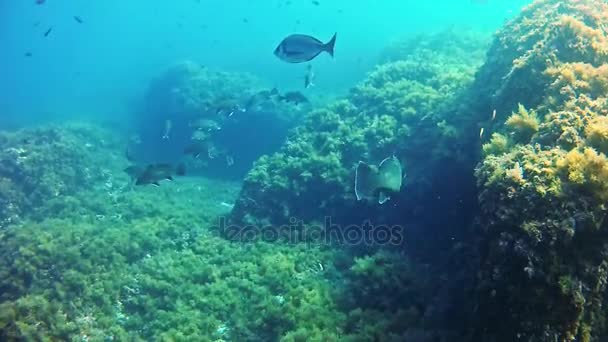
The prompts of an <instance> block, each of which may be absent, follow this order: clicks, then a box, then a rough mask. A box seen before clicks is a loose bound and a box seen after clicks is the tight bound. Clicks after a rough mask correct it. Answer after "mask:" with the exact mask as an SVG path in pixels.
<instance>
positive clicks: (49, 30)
mask: <svg viewBox="0 0 608 342" xmlns="http://www.w3.org/2000/svg"><path fill="white" fill-rule="evenodd" d="M51 31H53V26H51V27H49V29H48V30H46V32H44V36H45V37H48V36H49V34H51Z"/></svg>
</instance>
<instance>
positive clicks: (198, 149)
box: [184, 142, 208, 158]
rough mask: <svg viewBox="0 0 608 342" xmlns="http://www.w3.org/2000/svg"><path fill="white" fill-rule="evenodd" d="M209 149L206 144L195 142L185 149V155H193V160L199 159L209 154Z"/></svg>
mask: <svg viewBox="0 0 608 342" xmlns="http://www.w3.org/2000/svg"><path fill="white" fill-rule="evenodd" d="M207 150H208V147H207V144H206V143H202V142H193V143H191V144H189V145H188V146H186V148H184V154H185V155H191V156H192V158H198V157H200V155H201V154H203V153H207Z"/></svg>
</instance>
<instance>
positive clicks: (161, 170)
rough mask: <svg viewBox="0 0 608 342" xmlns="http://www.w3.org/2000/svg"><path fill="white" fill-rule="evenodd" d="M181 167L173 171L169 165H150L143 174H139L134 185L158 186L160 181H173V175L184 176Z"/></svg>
mask: <svg viewBox="0 0 608 342" xmlns="http://www.w3.org/2000/svg"><path fill="white" fill-rule="evenodd" d="M183 170H184V169H183V167H182V168H180V167H179V166H178V169H175V168H174V167H173V166H172V165H170V164H152V165H148V166H147V167H146V168H145V169H144V170H143V172H141V173H139V175H138V176H137V179H136V181H135V185H147V184H152V185H154V186H159V185H160V181H162V180H170V181H172V180H173V174H177V175H180V176H181V175H184V173H185V171H183Z"/></svg>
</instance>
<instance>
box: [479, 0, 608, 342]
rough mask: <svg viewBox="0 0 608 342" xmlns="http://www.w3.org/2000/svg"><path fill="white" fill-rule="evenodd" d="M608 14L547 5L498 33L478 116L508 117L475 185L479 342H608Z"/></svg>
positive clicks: (496, 126)
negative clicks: (491, 113) (607, 313)
mask: <svg viewBox="0 0 608 342" xmlns="http://www.w3.org/2000/svg"><path fill="white" fill-rule="evenodd" d="M605 13H608V5H607V4H606V3H604V2H602V1H597V0H581V1H555V0H542V1H535V2H534V3H533V4H531V5H529V6H528V7H526V8H525V9H524V10H523V12H522V13H521V14H520V15H519V16H518V17H516V18H514V19H513V20H511V21H510V22H508V23H507V24H506V25H505V27H504V28H502V29H501V30H500V31H499V32H498V34H497V36H496V38H495V40H494V43H493V44H492V47H491V49H490V51H489V52H488V59H487V63H486V64H485V65H484V66H483V67H482V68H481V69H480V71H479V73H478V75H477V78H476V81H475V83H474V85H473V89H474V90H476V91H477V93H472V95H471V97H472V101H471V103H473V104H474V105H473V108H476V110H473V111H472V112H473V113H479V116H480V117H481V115H483V113H486V112H489V111H490V110H491V108H496V109H497V113H498V115H497V119H496V122H495V123H493V124H492V126H491V129H492V132H493V135H492V139H491V141H490V142H488V143H486V144H485V145H484V147H483V150H484V156H483V159H482V160H481V162H480V163H479V165H478V167H477V169H476V173H475V174H476V177H477V181H478V188H479V205H480V210H481V212H480V214H479V216H478V219H477V225H476V228H477V231H478V234H481V237H479V239H480V240H481V241H483V242H482V243H479V245H478V248H479V252H480V270H479V271H478V273H477V289H476V299H475V300H473V303H474V306H475V310H476V314H475V316H476V317H477V323H476V324H475V325H474V327H472V331H473V336H474V339H475V340H494V341H514V340H535V341H536V340H538V341H542V340H546V339H547V338H551V339H554V340H560V341H566V340H578V341H602V340H604V339H605V336H606V334H607V333H608V331H607V330H608V329H607V328H606V325H605V319H606V317H605V309H604V308H605V304H606V301H607V299H608V298H607V297H606V285H605V284H606V277H607V274H608V272H607V270H608V263H607V261H606V253H607V251H608V238H607V237H606V234H605V232H604V230H605V229H606V227H605V222H606V221H605V215H606V213H605V201H606V199H607V198H608V197H607V196H606V189H608V173H607V171H606V170H608V158H607V157H606V155H605V154H604V152H605V151H606V150H605V143H604V135H605V134H604V126H605V124H604V122H603V121H604V120H603V118H604V117H605V116H606V115H607V114H608V113H607V109H606V106H605V104H606V103H607V101H608V97H607V92H606V89H608V88H607V87H608V78H607V77H606V76H607V75H608V73H607V72H606V70H607V69H606V67H605V63H608V54H607V53H606V51H608V29H607V27H608V17H607V16H606V15H605ZM482 85H483V86H482ZM519 104H521V105H519ZM508 113H514V114H512V115H511V116H510V117H509V118H508V119H507V118H506V116H507V115H508Z"/></svg>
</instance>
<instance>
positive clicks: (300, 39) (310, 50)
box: [274, 34, 336, 63]
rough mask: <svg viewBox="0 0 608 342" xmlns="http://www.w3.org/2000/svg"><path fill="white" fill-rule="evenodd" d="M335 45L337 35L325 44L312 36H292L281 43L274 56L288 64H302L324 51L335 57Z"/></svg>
mask: <svg viewBox="0 0 608 342" xmlns="http://www.w3.org/2000/svg"><path fill="white" fill-rule="evenodd" d="M335 44H336V34H334V36H333V37H332V38H331V39H330V40H329V42H327V43H325V44H324V43H323V42H322V41H320V40H318V39H317V38H314V37H311V36H307V35H303V34H292V35H290V36H288V37H287V38H285V39H283V41H281V43H280V44H279V46H277V48H276V49H275V50H274V54H275V55H276V56H277V57H279V58H280V59H281V60H283V61H285V62H288V63H302V62H307V61H310V60H312V59H313V58H315V57H317V56H318V55H319V54H320V53H321V52H323V51H325V52H327V53H329V54H330V55H331V56H332V57H333V56H334V45H335Z"/></svg>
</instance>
